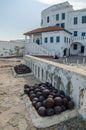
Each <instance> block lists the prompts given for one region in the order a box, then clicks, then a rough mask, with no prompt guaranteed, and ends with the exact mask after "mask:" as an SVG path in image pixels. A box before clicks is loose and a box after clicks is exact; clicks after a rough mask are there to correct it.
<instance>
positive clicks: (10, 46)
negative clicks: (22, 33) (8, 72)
mask: <svg viewBox="0 0 86 130" xmlns="http://www.w3.org/2000/svg"><path fill="white" fill-rule="evenodd" d="M24 51H25V43H24V42H23V41H22V42H19V41H0V57H12V56H23V54H24Z"/></svg>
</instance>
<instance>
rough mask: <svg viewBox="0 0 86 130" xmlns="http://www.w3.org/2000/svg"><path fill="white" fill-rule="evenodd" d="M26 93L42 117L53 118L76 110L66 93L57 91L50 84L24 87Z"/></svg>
mask: <svg viewBox="0 0 86 130" xmlns="http://www.w3.org/2000/svg"><path fill="white" fill-rule="evenodd" d="M24 93H25V94H27V95H28V96H29V97H30V100H31V101H32V105H33V106H34V107H35V109H36V110H37V112H38V113H39V115H40V116H43V117H44V116H52V115H54V114H60V113H61V112H63V111H66V110H71V109H73V108H74V102H73V101H72V99H71V98H70V97H69V96H66V95H65V93H64V91H62V90H57V89H55V88H54V87H52V85H51V84H50V83H47V82H46V83H40V84H35V85H34V86H32V87H31V86H28V85H24Z"/></svg>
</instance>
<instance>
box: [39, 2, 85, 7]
mask: <svg viewBox="0 0 86 130" xmlns="http://www.w3.org/2000/svg"><path fill="white" fill-rule="evenodd" d="M37 1H39V2H41V3H45V4H50V5H53V4H58V3H62V2H65V1H66V0H37ZM68 2H69V3H70V4H72V5H73V7H74V9H80V8H86V0H82V1H80V0H76V1H75V0H69V1H68Z"/></svg>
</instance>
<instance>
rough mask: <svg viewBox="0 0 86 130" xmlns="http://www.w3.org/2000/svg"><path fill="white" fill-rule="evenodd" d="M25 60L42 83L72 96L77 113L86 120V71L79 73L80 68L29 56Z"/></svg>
mask: <svg viewBox="0 0 86 130" xmlns="http://www.w3.org/2000/svg"><path fill="white" fill-rule="evenodd" d="M24 60H25V63H26V65H27V66H29V67H30V68H31V69H32V71H33V73H34V75H35V77H36V78H37V79H39V80H40V81H42V82H46V81H48V82H50V83H52V85H53V86H54V87H55V88H57V89H60V90H64V91H65V93H66V94H67V95H69V96H71V97H72V98H73V100H74V102H75V108H76V110H77V112H78V113H79V114H81V115H82V116H83V118H84V119H86V100H85V99H86V72H85V71H84V70H81V71H80V70H79V71H78V68H76V69H74V68H73V67H67V66H66V65H63V64H59V63H55V62H51V61H47V60H44V59H40V58H37V57H32V56H29V55H26V56H25V58H24Z"/></svg>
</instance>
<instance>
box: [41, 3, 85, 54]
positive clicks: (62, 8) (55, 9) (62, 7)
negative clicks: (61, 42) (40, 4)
mask: <svg viewBox="0 0 86 130" xmlns="http://www.w3.org/2000/svg"><path fill="white" fill-rule="evenodd" d="M62 13H65V20H62V19H61V15H62ZM56 14H59V20H58V21H56ZM48 16H49V17H50V21H49V23H47V17H48ZM82 16H86V9H80V10H73V8H72V6H71V5H70V4H69V3H68V2H64V3H61V4H56V5H53V6H51V7H49V8H47V9H45V10H43V11H42V13H41V19H42V20H43V24H42V25H41V26H42V27H47V26H54V25H56V24H57V23H59V24H60V25H61V23H65V29H67V30H68V31H69V32H71V33H72V43H75V42H77V43H81V44H82V45H84V46H85V48H86V36H85V37H82V36H81V33H82V32H85V33H86V23H85V24H82ZM74 17H77V18H78V24H76V25H74ZM74 31H78V36H77V37H74ZM77 52H78V50H76V54H77ZM72 54H73V53H72ZM74 55H75V52H74ZM84 56H86V52H84Z"/></svg>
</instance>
